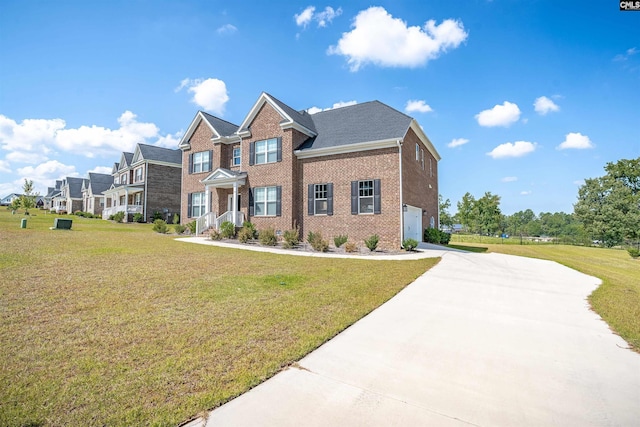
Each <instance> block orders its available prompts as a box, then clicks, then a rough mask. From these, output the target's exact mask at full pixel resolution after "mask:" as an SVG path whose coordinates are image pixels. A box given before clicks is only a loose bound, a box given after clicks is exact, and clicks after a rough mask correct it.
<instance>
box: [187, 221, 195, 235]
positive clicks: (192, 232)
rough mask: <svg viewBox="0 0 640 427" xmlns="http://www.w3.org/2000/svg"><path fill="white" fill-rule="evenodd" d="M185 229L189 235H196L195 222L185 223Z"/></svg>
mask: <svg viewBox="0 0 640 427" xmlns="http://www.w3.org/2000/svg"><path fill="white" fill-rule="evenodd" d="M187 228H188V229H189V232H190V233H191V234H196V222H195V221H191V222H188V223H187Z"/></svg>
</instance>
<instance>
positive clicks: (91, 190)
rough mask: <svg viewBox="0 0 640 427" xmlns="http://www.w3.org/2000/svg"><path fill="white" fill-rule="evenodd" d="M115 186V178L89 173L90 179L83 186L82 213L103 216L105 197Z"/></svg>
mask: <svg viewBox="0 0 640 427" xmlns="http://www.w3.org/2000/svg"><path fill="white" fill-rule="evenodd" d="M112 184H113V176H112V175H108V174H104V173H95V172H89V179H86V180H85V181H84V183H83V185H82V211H83V212H89V213H91V214H93V215H102V211H103V209H104V199H105V196H104V194H102V192H103V191H107V190H108V189H109V188H110V187H111V185H112Z"/></svg>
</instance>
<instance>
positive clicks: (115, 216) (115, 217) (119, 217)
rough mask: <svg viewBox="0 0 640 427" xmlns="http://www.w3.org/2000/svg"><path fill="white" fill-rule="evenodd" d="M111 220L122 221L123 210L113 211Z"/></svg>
mask: <svg viewBox="0 0 640 427" xmlns="http://www.w3.org/2000/svg"><path fill="white" fill-rule="evenodd" d="M113 220H114V221H115V222H122V220H124V212H122V211H120V212H116V213H114V214H113Z"/></svg>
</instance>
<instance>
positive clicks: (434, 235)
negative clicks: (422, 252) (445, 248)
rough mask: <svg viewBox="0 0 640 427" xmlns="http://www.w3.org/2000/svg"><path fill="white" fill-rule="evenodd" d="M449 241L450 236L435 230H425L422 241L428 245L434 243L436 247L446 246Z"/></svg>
mask: <svg viewBox="0 0 640 427" xmlns="http://www.w3.org/2000/svg"><path fill="white" fill-rule="evenodd" d="M450 240H451V235H450V234H449V233H445V232H444V231H440V230H438V229H437V228H425V230H424V241H425V242H428V243H435V244H436V245H448V244H449V241H450Z"/></svg>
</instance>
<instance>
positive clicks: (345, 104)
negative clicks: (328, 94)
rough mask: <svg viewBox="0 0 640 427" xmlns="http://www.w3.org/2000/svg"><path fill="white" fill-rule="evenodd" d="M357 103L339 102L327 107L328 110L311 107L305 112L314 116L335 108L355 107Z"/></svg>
mask: <svg viewBox="0 0 640 427" xmlns="http://www.w3.org/2000/svg"><path fill="white" fill-rule="evenodd" d="M357 103H358V102H357V101H356V100H353V101H339V102H336V103H334V104H333V105H332V106H331V107H328V108H319V107H316V106H313V107H311V108H309V109H308V110H307V113H309V114H316V113H319V112H321V111H328V110H333V109H335V108H340V107H348V106H350V105H356V104H357Z"/></svg>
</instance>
